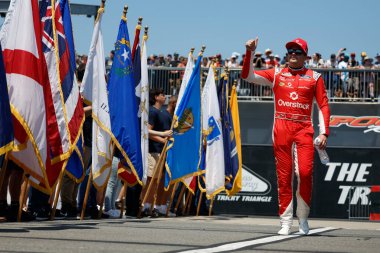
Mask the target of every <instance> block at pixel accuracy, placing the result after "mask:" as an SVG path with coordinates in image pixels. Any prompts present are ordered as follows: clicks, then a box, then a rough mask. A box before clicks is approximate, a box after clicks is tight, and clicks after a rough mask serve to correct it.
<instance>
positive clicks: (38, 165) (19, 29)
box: [0, 0, 51, 192]
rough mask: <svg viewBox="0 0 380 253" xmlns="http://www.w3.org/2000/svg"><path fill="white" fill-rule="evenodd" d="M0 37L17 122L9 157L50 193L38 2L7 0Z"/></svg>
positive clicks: (36, 185)
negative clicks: (7, 6) (13, 143)
mask: <svg viewBox="0 0 380 253" xmlns="http://www.w3.org/2000/svg"><path fill="white" fill-rule="evenodd" d="M0 40H1V46H2V50H3V57H4V64H5V67H6V72H7V84H8V92H9V101H10V104H11V110H12V114H13V116H14V117H15V118H16V119H17V121H18V123H17V124H16V125H15V126H14V128H15V133H14V134H15V147H14V149H13V152H12V153H11V159H12V160H14V161H15V162H16V163H17V164H18V165H19V166H20V167H22V168H23V169H24V170H25V172H26V173H27V174H29V175H31V177H30V180H31V184H32V185H33V186H34V187H37V188H39V189H40V190H43V191H45V192H50V190H51V189H50V187H49V183H48V181H47V175H46V160H47V159H49V158H48V157H47V154H48V150H47V138H46V111H45V99H44V87H45V85H47V82H46V81H47V76H46V72H45V71H44V70H45V65H44V63H43V57H44V56H43V53H42V45H41V27H40V18H39V11H38V2H37V1H34V0H26V1H16V0H12V1H11V2H10V5H9V10H8V12H7V16H6V18H5V21H4V23H3V25H2V27H1V32H0ZM17 125H18V126H17ZM40 183H42V185H40Z"/></svg>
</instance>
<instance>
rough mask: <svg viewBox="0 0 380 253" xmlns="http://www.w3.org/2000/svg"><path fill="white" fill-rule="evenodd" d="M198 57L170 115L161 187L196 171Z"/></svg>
mask: <svg viewBox="0 0 380 253" xmlns="http://www.w3.org/2000/svg"><path fill="white" fill-rule="evenodd" d="M201 61H202V56H199V57H198V60H197V63H196V65H195V67H194V71H193V73H192V75H191V77H190V80H189V82H188V84H187V86H186V89H185V92H184V94H183V96H182V99H181V101H179V102H178V103H179V106H178V108H177V110H176V112H175V114H174V117H173V122H174V128H173V136H172V138H171V139H170V140H169V143H168V148H167V157H166V165H165V167H166V174H165V187H166V188H168V186H169V184H170V183H175V182H177V181H181V179H182V178H184V177H189V176H192V175H197V174H199V172H198V168H199V165H200V159H201V143H202V141H201V139H202V128H201V83H200V63H201Z"/></svg>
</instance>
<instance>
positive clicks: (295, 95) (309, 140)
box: [242, 38, 330, 235]
mask: <svg viewBox="0 0 380 253" xmlns="http://www.w3.org/2000/svg"><path fill="white" fill-rule="evenodd" d="M257 44H258V38H256V39H253V40H248V41H247V42H246V57H245V60H244V64H243V70H242V78H243V79H244V80H246V81H248V82H250V83H255V84H259V85H265V86H269V87H271V88H272V90H273V94H274V102H275V112H274V118H275V119H274V125H273V134H272V136H273V137H272V138H273V147H274V155H275V162H276V170H277V182H278V196H279V198H278V199H279V216H280V222H281V229H280V230H279V231H278V234H280V235H288V234H290V231H291V226H292V223H293V187H292V183H293V174H294V172H295V174H296V176H297V181H298V185H297V192H296V197H297V211H296V214H297V217H298V219H299V231H300V233H301V234H303V235H307V234H308V232H309V225H308V222H307V218H308V216H309V212H310V204H311V192H312V175H313V161H314V146H313V136H314V129H313V124H312V119H311V113H312V110H313V100H314V98H315V100H316V104H317V106H318V109H319V136H318V138H319V139H320V140H321V143H320V145H319V148H321V149H325V148H326V144H327V137H328V135H329V119H330V109H329V106H328V98H327V95H326V90H325V85H324V81H323V79H322V77H321V75H320V74H319V73H317V72H315V71H313V70H310V69H307V68H306V67H304V63H305V61H306V59H307V53H308V46H307V42H306V41H305V40H303V39H301V38H297V39H294V40H293V41H290V42H288V43H287V44H286V49H287V50H288V55H289V59H288V67H285V68H278V67H276V68H272V69H267V70H259V71H256V70H254V69H253V64H252V60H253V56H254V53H255V50H256V47H257Z"/></svg>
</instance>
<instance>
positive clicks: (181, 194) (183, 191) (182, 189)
mask: <svg viewBox="0 0 380 253" xmlns="http://www.w3.org/2000/svg"><path fill="white" fill-rule="evenodd" d="M185 189H186V186H185V184H182V188H181V192H180V193H179V196H178V200H177V203H176V204H175V207H174V213H177V210H178V207H179V204H181V201H182V198H183V195H184V194H185Z"/></svg>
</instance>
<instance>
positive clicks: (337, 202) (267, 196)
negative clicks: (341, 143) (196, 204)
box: [214, 145, 380, 219]
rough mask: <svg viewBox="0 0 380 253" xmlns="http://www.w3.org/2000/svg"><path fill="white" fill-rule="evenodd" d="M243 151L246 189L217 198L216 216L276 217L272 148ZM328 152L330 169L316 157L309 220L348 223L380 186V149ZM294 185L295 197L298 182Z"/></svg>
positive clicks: (334, 150) (276, 200)
mask: <svg viewBox="0 0 380 253" xmlns="http://www.w3.org/2000/svg"><path fill="white" fill-rule="evenodd" d="M242 150H243V161H244V166H243V182H242V183H243V185H242V186H243V189H242V191H241V192H240V193H238V194H237V195H235V196H232V197H228V196H227V195H225V194H224V193H222V194H219V195H217V196H216V198H215V203H214V212H215V213H216V214H240V215H267V216H277V215H278V192H277V177H276V170H275V164H274V158H273V148H272V147H271V146H254V145H243V147H242ZM327 152H328V154H329V156H330V163H328V164H327V165H323V164H321V163H320V161H319V160H318V159H319V158H318V155H317V154H315V159H314V174H313V193H312V194H313V196H312V203H311V211H310V216H311V217H315V218H341V219H347V218H348V208H349V206H350V205H357V206H359V207H360V206H363V207H364V206H365V205H368V204H369V203H370V201H371V199H370V186H372V185H380V155H379V154H380V149H375V148H372V149H370V148H339V147H336V148H327ZM294 178H296V177H294ZM293 185H294V191H293V192H294V193H295V192H296V182H294V184H293ZM353 186H354V188H353V189H351V187H353ZM350 196H351V197H350ZM294 202H296V201H294Z"/></svg>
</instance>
